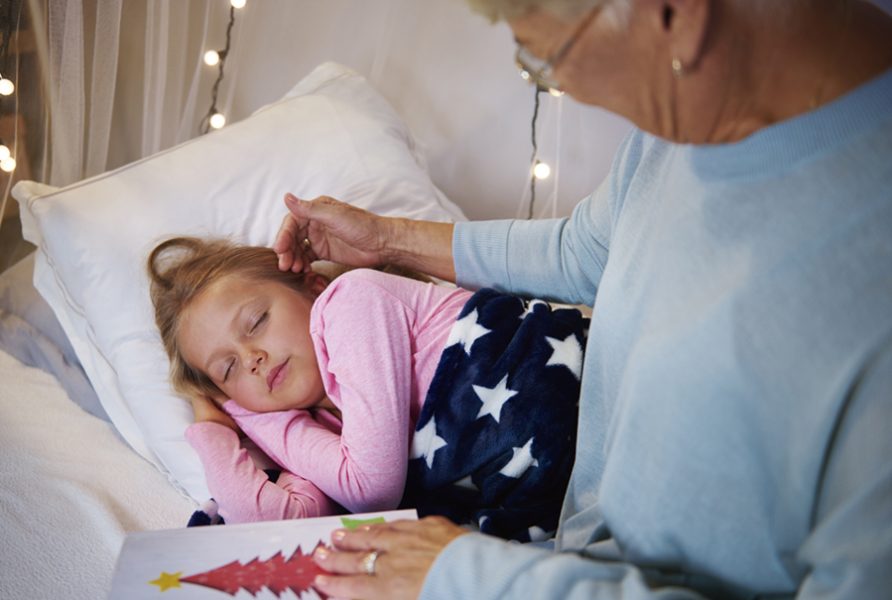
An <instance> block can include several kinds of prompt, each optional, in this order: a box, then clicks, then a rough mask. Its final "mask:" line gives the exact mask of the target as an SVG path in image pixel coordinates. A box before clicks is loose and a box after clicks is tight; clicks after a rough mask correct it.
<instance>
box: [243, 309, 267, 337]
mask: <svg viewBox="0 0 892 600" xmlns="http://www.w3.org/2000/svg"><path fill="white" fill-rule="evenodd" d="M268 318H269V311H268V310H265V311H263V313H261V314H260V316H259V317H257V318H256V319H254V323H253V324H252V325H251V328H250V329H249V330H248V333H254V332H255V331H257V328H258V327H260V326H261V325H263V324H264V323H266V321H267V319H268Z"/></svg>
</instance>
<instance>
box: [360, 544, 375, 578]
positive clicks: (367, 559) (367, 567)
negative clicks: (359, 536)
mask: <svg viewBox="0 0 892 600" xmlns="http://www.w3.org/2000/svg"><path fill="white" fill-rule="evenodd" d="M376 562H378V551H377V550H372V551H371V552H369V553H368V554H366V555H365V556H363V557H362V560H361V561H360V562H359V564H360V565H362V570H363V571H365V574H366V575H374V574H375V563H376Z"/></svg>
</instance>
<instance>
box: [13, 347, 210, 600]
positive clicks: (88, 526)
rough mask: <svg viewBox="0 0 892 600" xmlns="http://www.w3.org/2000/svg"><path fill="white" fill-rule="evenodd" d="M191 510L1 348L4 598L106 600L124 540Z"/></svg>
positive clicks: (168, 524) (112, 437) (53, 384)
mask: <svg viewBox="0 0 892 600" xmlns="http://www.w3.org/2000/svg"><path fill="white" fill-rule="evenodd" d="M193 510H194V505H193V503H192V501H191V500H188V499H187V498H185V497H184V496H182V495H181V494H180V493H179V492H177V491H176V490H175V489H174V487H173V486H172V485H171V484H170V483H169V482H168V481H167V480H166V479H165V478H164V476H163V475H161V474H160V473H159V472H158V470H157V469H155V467H153V466H152V465H151V464H149V463H148V462H147V461H146V460H144V459H143V458H141V457H140V456H138V455H137V454H136V453H135V452H134V451H133V450H131V449H130V448H129V447H128V446H127V445H126V444H125V443H124V442H123V441H122V440H121V439H120V438H119V437H118V435H117V434H116V432H115V431H114V429H113V428H112V426H111V424H109V423H108V422H106V421H102V420H100V419H97V418H96V417H94V416H92V415H90V414H88V413H86V412H84V411H83V410H82V409H81V408H80V407H78V406H77V405H76V404H74V402H72V401H71V399H69V397H68V396H67V395H66V393H65V391H64V390H63V389H62V387H61V386H60V385H59V384H58V382H57V381H56V379H55V378H53V377H52V376H51V375H49V374H47V373H45V372H43V371H40V370H38V369H33V368H30V367H26V366H24V365H23V364H21V363H20V362H18V361H17V360H16V359H15V358H13V357H12V356H10V355H9V354H7V353H5V352H3V351H0V540H2V550H0V598H4V599H5V598H10V599H12V598H16V599H19V598H21V599H24V598H28V599H34V600H41V599H47V600H50V599H56V598H71V599H84V600H97V599H101V598H105V597H106V595H107V593H108V589H109V587H110V584H111V575H112V570H113V567H114V563H115V559H116V557H117V554H118V550H119V549H120V546H121V543H122V542H123V539H124V534H125V533H126V532H128V531H138V530H146V529H166V528H177V527H183V526H184V525H185V524H186V521H188V519H189V516H190V515H191V513H192V511H193Z"/></svg>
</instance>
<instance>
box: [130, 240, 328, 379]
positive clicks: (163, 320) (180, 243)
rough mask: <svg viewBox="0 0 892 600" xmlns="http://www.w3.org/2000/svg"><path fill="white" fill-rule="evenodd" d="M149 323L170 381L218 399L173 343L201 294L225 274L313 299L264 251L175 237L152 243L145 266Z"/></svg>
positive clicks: (272, 254)
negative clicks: (155, 330) (152, 309)
mask: <svg viewBox="0 0 892 600" xmlns="http://www.w3.org/2000/svg"><path fill="white" fill-rule="evenodd" d="M146 266H147V269H148V272H149V280H150V294H151V297H152V305H153V306H154V307H155V324H156V325H157V326H158V331H159V333H160V334H161V342H162V343H163V344H164V350H165V351H166V352H167V356H168V358H169V359H170V379H171V383H172V384H173V386H174V389H176V390H177V391H178V392H181V393H183V394H186V395H192V394H196V393H198V394H204V395H208V396H212V397H213V396H218V395H220V394H221V391H220V389H219V388H218V387H217V386H216V385H215V384H214V382H213V381H211V379H210V378H209V377H208V376H207V375H205V374H204V373H202V372H201V371H199V370H197V369H194V368H192V367H191V366H190V365H189V364H188V363H187V362H186V360H185V358H184V357H183V354H182V352H181V351H180V346H179V343H178V342H177V334H178V332H179V327H180V318H181V316H182V314H183V311H184V310H185V309H186V307H188V306H189V304H190V303H191V302H192V301H193V300H194V299H195V298H196V297H198V295H199V294H201V292H203V291H204V290H206V289H207V288H209V287H210V286H211V285H213V284H214V283H216V282H217V281H219V280H220V279H222V278H223V277H226V276H229V275H238V276H241V277H244V278H246V279H249V280H252V281H274V282H278V283H281V284H282V285H285V286H287V287H289V288H291V289H293V290H295V291H297V292H298V293H300V294H303V295H304V296H307V297H309V298H312V297H313V296H314V294H313V293H312V291H311V290H310V288H309V286H308V285H307V284H306V282H305V278H304V277H303V276H301V275H299V274H295V273H292V272H291V271H280V270H279V266H278V257H277V256H276V253H275V252H273V250H272V249H270V248H262V247H258V246H243V245H239V244H234V243H232V242H230V241H227V240H222V239H201V238H196V237H175V238H171V239H168V240H165V241H163V242H161V243H160V244H158V245H157V246H156V247H155V249H154V250H152V253H151V254H150V255H149V258H148V261H147V265H146Z"/></svg>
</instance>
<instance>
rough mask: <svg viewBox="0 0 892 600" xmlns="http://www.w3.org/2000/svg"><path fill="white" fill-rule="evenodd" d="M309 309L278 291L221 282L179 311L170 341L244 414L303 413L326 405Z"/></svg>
mask: <svg viewBox="0 0 892 600" xmlns="http://www.w3.org/2000/svg"><path fill="white" fill-rule="evenodd" d="M312 304H313V301H312V300H310V299H309V298H307V297H305V296H303V295H302V294H300V293H298V292H297V291H295V290H293V289H291V288H289V287H287V286H285V285H283V284H281V283H277V282H271V281H255V280H250V279H246V278H244V277H241V276H229V277H223V278H221V279H220V280H219V281H217V282H215V283H214V284H212V285H211V286H210V287H208V288H207V289H206V290H204V291H203V292H201V294H199V295H198V296H197V297H196V298H195V299H193V300H192V302H191V303H190V304H189V305H188V306H187V307H186V309H185V310H184V311H183V313H182V315H181V317H180V318H181V325H180V331H179V335H178V339H177V341H178V343H179V345H180V349H181V351H182V354H183V357H184V358H185V359H186V362H187V363H188V364H189V365H190V366H192V368H194V369H197V370H199V371H201V372H203V373H205V374H207V375H208V376H209V377H210V378H211V380H212V381H213V382H214V383H215V384H216V385H217V387H218V388H220V390H222V391H223V393H224V394H226V395H227V396H228V397H229V398H232V399H233V400H235V401H236V402H237V403H238V404H240V405H241V406H243V407H244V408H247V409H248V410H252V411H255V412H269V411H276V410H288V409H292V408H310V407H312V406H316V405H317V404H319V402H320V401H322V399H323V398H324V397H325V389H324V387H323V385H322V378H321V377H320V375H319V366H318V364H317V363H316V353H315V351H314V349H313V342H312V340H311V338H310V308H311V307H312Z"/></svg>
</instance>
